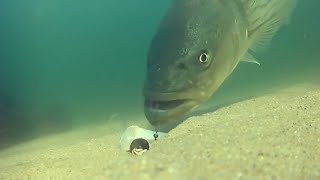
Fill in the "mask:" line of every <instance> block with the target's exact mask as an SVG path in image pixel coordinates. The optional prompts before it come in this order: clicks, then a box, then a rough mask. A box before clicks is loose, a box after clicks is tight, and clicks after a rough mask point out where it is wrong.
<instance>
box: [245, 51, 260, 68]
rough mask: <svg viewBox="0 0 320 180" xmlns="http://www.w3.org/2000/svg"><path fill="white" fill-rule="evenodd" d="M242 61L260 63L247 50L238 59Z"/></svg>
mask: <svg viewBox="0 0 320 180" xmlns="http://www.w3.org/2000/svg"><path fill="white" fill-rule="evenodd" d="M240 61H243V62H249V63H254V64H258V65H260V63H259V62H258V61H257V60H256V58H254V57H253V56H252V55H251V54H250V53H249V52H246V53H245V55H244V56H243V57H242V58H241V59H240Z"/></svg>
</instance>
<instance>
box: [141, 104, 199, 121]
mask: <svg viewBox="0 0 320 180" xmlns="http://www.w3.org/2000/svg"><path fill="white" fill-rule="evenodd" d="M198 104H199V103H198V101H193V100H184V101H183V103H181V104H179V105H177V106H175V107H174V108H171V109H165V110H162V109H156V108H152V107H149V106H145V107H144V113H145V116H146V118H147V119H148V121H149V123H150V124H151V125H153V126H161V125H166V124H171V123H175V122H177V121H179V120H180V119H181V118H182V117H183V116H184V115H185V114H187V113H188V112H189V111H190V110H191V109H192V108H193V107H195V106H196V105H198Z"/></svg>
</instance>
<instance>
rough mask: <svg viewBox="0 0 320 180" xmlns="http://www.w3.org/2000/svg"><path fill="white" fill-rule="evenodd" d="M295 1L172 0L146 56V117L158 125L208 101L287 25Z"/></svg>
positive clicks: (172, 120) (179, 116)
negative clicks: (244, 63)
mask: <svg viewBox="0 0 320 180" xmlns="http://www.w3.org/2000/svg"><path fill="white" fill-rule="evenodd" d="M295 4H296V0H173V1H172V4H171V6H170V8H169V9H168V10H167V12H166V14H165V16H164V17H163V19H162V22H161V24H160V25H159V28H158V30H157V32H156V33H155V35H154V36H153V38H152V40H151V43H150V47H149V50H148V55H147V73H146V79H145V84H144V98H145V104H144V112H145V115H146V117H147V119H148V121H149V122H150V123H151V124H152V125H155V126H159V125H163V124H167V123H171V122H175V121H177V120H179V119H180V118H181V117H183V116H184V115H185V114H187V113H188V112H190V111H191V110H192V109H193V108H195V107H196V106H198V105H199V104H201V103H202V102H203V101H205V100H207V99H208V98H209V97H210V96H211V95H212V94H214V93H215V92H216V90H217V89H218V88H219V87H220V86H221V84H222V83H223V82H224V80H225V79H226V78H227V77H228V76H229V75H230V74H231V73H232V72H233V70H234V69H235V68H236V66H237V65H238V63H239V62H240V61H247V62H253V63H256V64H259V63H258V61H257V60H256V59H255V58H254V57H253V56H252V55H251V54H250V53H249V52H251V51H253V52H259V51H260V50H263V49H264V47H266V46H267V44H268V43H269V42H270V40H271V39H272V37H273V35H274V34H275V32H276V31H277V30H278V29H279V28H280V27H281V26H282V25H284V24H286V23H287V22H288V20H289V17H290V14H291V12H292V10H293V9H294V7H295Z"/></svg>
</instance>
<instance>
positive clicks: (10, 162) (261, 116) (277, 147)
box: [0, 84, 320, 180]
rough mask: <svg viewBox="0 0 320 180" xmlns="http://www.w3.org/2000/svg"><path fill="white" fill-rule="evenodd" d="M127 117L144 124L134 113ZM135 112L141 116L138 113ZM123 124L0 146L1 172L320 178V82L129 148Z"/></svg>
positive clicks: (198, 119)
mask: <svg viewBox="0 0 320 180" xmlns="http://www.w3.org/2000/svg"><path fill="white" fill-rule="evenodd" d="M136 119H137V121H135V120H134V119H133V120H131V121H129V123H128V124H127V125H134V124H136V125H142V126H143V125H144V124H145V123H146V122H145V120H143V122H142V121H141V118H139V117H137V118H136ZM139 119H140V120H139ZM125 128H126V127H124V125H123V124H120V123H111V122H110V123H107V124H105V125H99V126H97V127H87V128H83V129H78V130H74V131H70V132H66V133H62V134H56V135H52V136H46V137H42V138H38V139H34V140H32V141H29V142H25V143H23V144H18V145H16V146H12V147H10V148H8V149H4V150H2V152H0V179H6V180H7V179H152V180H154V179H320V88H319V86H310V85H305V84H301V85H294V86H291V87H288V88H285V89H282V90H280V91H277V92H276V93H272V94H267V95H263V96H259V97H255V98H251V99H247V100H244V101H241V102H236V103H234V104H231V105H228V106H225V107H222V108H220V109H218V110H216V111H215V112H212V113H207V114H203V115H201V116H194V117H191V118H189V119H188V120H186V121H185V122H183V123H182V124H180V125H179V126H178V127H176V128H175V129H173V130H172V131H170V132H169V133H168V135H167V136H166V137H165V138H163V139H160V140H158V141H155V142H153V143H152V144H151V148H150V150H149V151H148V152H146V153H144V154H143V155H141V156H133V155H131V154H129V153H127V152H123V151H121V150H120V149H119V147H118V142H119V139H120V136H121V134H122V133H123V131H124V130H125Z"/></svg>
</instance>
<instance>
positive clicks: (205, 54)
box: [199, 52, 209, 63]
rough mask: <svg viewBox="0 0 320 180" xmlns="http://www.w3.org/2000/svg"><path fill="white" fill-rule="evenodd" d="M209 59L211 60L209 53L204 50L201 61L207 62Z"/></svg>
mask: <svg viewBox="0 0 320 180" xmlns="http://www.w3.org/2000/svg"><path fill="white" fill-rule="evenodd" d="M208 60H209V56H208V54H207V53H205V52H203V53H201V54H200V56H199V61H200V62H201V63H206V62H207V61H208Z"/></svg>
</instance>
